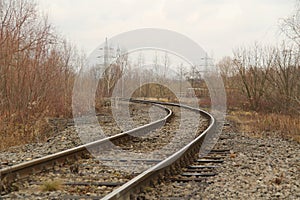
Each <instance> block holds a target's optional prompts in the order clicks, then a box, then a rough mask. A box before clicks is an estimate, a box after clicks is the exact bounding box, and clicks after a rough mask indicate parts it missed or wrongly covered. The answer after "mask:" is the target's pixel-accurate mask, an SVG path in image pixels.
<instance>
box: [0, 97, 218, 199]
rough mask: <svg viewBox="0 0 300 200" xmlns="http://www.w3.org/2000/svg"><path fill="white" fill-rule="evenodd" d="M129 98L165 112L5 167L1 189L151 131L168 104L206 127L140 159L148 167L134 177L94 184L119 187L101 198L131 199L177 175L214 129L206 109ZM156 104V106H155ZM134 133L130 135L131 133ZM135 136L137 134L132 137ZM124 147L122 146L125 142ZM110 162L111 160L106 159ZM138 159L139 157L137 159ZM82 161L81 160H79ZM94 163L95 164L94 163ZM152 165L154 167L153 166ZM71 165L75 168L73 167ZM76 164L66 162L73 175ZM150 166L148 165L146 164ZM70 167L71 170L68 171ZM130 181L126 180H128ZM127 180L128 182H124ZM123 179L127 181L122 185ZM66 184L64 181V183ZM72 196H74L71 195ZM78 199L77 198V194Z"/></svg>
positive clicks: (168, 117)
mask: <svg viewBox="0 0 300 200" xmlns="http://www.w3.org/2000/svg"><path fill="white" fill-rule="evenodd" d="M130 101H132V102H136V103H151V104H155V105H157V106H159V107H160V108H162V109H165V110H166V112H167V115H166V116H165V117H164V118H162V119H159V120H157V121H154V122H151V123H149V124H146V125H144V126H141V127H138V128H135V129H132V130H129V131H126V132H123V133H120V134H117V135H114V136H112V137H108V138H105V139H102V140H98V141H95V142H91V143H88V144H86V145H82V146H79V147H75V148H72V149H69V150H65V151H62V152H59V153H56V154H53V155H49V156H45V157H43V158H39V159H36V160H32V161H29V162H26V163H21V164H18V165H15V166H12V167H8V168H5V169H1V170H0V175H1V184H2V186H3V188H2V189H7V188H9V185H10V184H11V183H13V182H15V181H17V180H19V179H22V178H27V177H29V176H30V175H32V174H37V173H39V172H42V171H45V170H47V169H53V168H55V166H61V165H62V164H63V163H74V161H75V160H77V159H78V158H86V157H90V156H87V154H88V153H89V152H88V150H87V149H97V147H99V146H105V145H107V144H109V143H114V144H118V145H121V146H122V145H123V144H126V142H128V141H131V140H132V139H134V138H138V137H140V136H142V135H144V134H146V133H149V132H151V131H154V130H156V129H158V128H160V127H162V126H163V125H164V124H165V123H167V122H168V121H170V120H171V117H172V114H173V113H172V110H171V109H169V108H167V107H164V106H172V107H174V106H175V107H181V108H184V109H187V110H189V111H191V112H194V113H198V114H201V115H202V116H204V117H205V118H207V119H208V120H209V125H208V127H207V128H206V129H205V130H204V131H203V132H202V133H201V134H199V135H198V136H197V137H196V138H195V139H194V140H192V141H190V142H189V143H188V144H186V145H185V146H183V147H182V148H180V150H178V151H176V152H175V153H172V154H170V155H169V156H168V157H167V158H166V159H164V160H155V159H152V160H151V159H150V160H149V159H148V160H147V159H145V160H144V161H143V162H145V161H146V162H150V163H151V165H149V167H148V169H147V170H145V171H143V172H142V173H139V174H138V175H137V176H136V175H134V178H132V177H133V176H131V175H130V176H128V175H126V176H125V177H127V178H124V179H123V178H122V177H121V178H120V179H121V180H123V181H121V182H120V181H119V182H114V183H113V182H109V183H97V184H96V185H98V186H101V185H106V186H107V185H109V184H111V185H114V186H119V185H121V186H120V187H119V188H117V189H115V190H114V191H112V192H111V193H109V194H108V195H107V196H105V197H103V199H130V198H133V197H134V195H135V194H137V193H138V192H139V191H140V190H141V189H142V188H143V187H145V186H147V185H149V184H150V185H153V184H155V183H156V182H157V181H159V180H162V179H164V178H166V177H170V176H172V175H175V174H177V173H178V172H179V171H180V170H181V169H182V168H184V167H187V166H188V165H190V164H191V163H192V162H193V160H194V159H195V157H196V156H198V154H197V153H198V152H199V150H200V147H201V144H202V142H203V140H204V137H205V135H206V134H208V133H209V132H210V131H214V127H215V119H214V118H213V117H212V116H211V115H210V114H209V113H207V112H205V111H202V110H200V109H196V108H192V107H189V106H186V105H179V104H175V103H162V102H155V101H142V100H134V99H131V100H130ZM158 104H160V105H158ZM132 135H134V137H133V136H132ZM136 136H138V137H136ZM125 146H126V145H125ZM107 161H111V160H107ZM138 161H139V162H140V161H141V160H138ZM122 162H123V161H122ZM83 163H84V161H83ZM96 164H97V163H96ZM153 165H154V166H153ZM74 166H75V167H74ZM76 166H77V164H76V163H75V165H74V164H72V165H70V166H69V167H70V169H72V170H73V171H75V174H76ZM150 166H151V167H150ZM72 170H71V171H72ZM128 178H129V179H131V180H129V179H128ZM127 180H129V181H127ZM124 181H127V182H126V183H125V184H123V183H124ZM66 184H67V183H66ZM78 184H86V183H78ZM74 198H75V197H74ZM78 198H79V197H78Z"/></svg>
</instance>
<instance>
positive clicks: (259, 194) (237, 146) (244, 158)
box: [140, 127, 300, 200]
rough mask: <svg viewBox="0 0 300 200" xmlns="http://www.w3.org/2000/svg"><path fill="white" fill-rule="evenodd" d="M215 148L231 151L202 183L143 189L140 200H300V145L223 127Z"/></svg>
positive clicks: (165, 183) (171, 184) (183, 183)
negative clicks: (222, 138) (213, 174)
mask: <svg viewBox="0 0 300 200" xmlns="http://www.w3.org/2000/svg"><path fill="white" fill-rule="evenodd" d="M221 137H225V138H227V139H226V140H222V141H219V142H218V143H217V145H216V146H217V147H219V148H221V149H222V148H223V149H231V153H230V155H228V156H227V157H226V158H225V162H224V163H223V164H220V168H218V169H217V172H218V175H217V176H215V177H210V178H208V179H207V181H205V182H164V183H161V184H160V185H159V186H157V187H156V188H151V187H149V188H146V189H145V190H146V192H145V193H143V194H141V195H140V197H142V198H143V199H195V200H198V199H291V200H296V199H300V173H299V172H300V157H299V155H300V148H299V147H300V144H299V143H296V142H294V141H288V140H284V139H282V138H278V137H261V138H257V137H253V136H252V134H249V133H241V132H238V131H236V130H233V128H232V127H225V130H224V131H223V133H222V136H221Z"/></svg>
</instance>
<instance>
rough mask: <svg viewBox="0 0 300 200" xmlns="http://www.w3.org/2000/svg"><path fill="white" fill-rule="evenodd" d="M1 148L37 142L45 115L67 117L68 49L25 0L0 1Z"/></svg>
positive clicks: (70, 78) (71, 72)
mask: <svg viewBox="0 0 300 200" xmlns="http://www.w3.org/2000/svg"><path fill="white" fill-rule="evenodd" d="M0 11H1V12H0V20H1V24H0V77H1V78H0V140H1V141H2V142H1V146H0V149H3V148H4V147H6V146H11V145H15V144H20V143H24V142H28V141H32V140H35V139H42V138H43V136H41V135H40V133H41V132H44V129H45V128H46V127H47V124H46V121H45V116H67V115H70V111H71V110H70V103H71V95H70V94H71V91H72V84H73V83H72V82H73V78H74V68H73V66H72V59H73V58H74V51H73V50H72V47H71V46H70V45H69V44H68V43H67V42H66V41H65V40H64V39H62V38H61V37H60V36H58V35H57V34H56V33H55V32H54V30H53V28H52V26H51V24H49V22H48V21H47V18H46V17H42V16H40V15H39V14H38V11H37V9H36V4H35V3H33V2H32V1H29V0H22V1H21V0H1V1H0Z"/></svg>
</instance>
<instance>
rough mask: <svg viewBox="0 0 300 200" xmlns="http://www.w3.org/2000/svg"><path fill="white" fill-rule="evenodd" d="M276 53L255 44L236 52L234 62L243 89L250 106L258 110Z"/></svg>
mask: <svg viewBox="0 0 300 200" xmlns="http://www.w3.org/2000/svg"><path fill="white" fill-rule="evenodd" d="M273 55H274V54H272V53H271V51H270V48H267V47H265V48H263V47H260V46H258V45H257V44H255V45H254V46H253V47H251V48H248V49H247V48H240V49H238V50H236V51H235V52H234V59H233V63H234V66H235V68H236V70H237V72H238V74H239V77H240V80H241V83H242V84H241V90H242V92H243V93H244V94H245V95H246V97H247V100H248V103H249V104H250V108H251V109H254V110H258V109H259V108H260V106H261V101H262V97H263V96H264V94H265V91H266V87H267V76H268V73H269V72H270V68H271V66H272V61H273V59H274V57H273Z"/></svg>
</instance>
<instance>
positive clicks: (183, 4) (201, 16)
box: [38, 0, 295, 60]
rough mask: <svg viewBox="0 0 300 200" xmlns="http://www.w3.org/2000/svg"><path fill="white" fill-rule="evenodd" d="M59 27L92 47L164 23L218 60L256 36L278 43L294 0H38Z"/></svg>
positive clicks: (89, 49)
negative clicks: (282, 23) (126, 32)
mask: <svg viewBox="0 0 300 200" xmlns="http://www.w3.org/2000/svg"><path fill="white" fill-rule="evenodd" d="M38 2H39V4H40V6H41V8H42V9H43V10H44V11H45V12H46V13H48V15H49V19H50V22H52V23H53V24H54V25H55V27H56V28H57V30H58V31H59V32H60V33H61V34H63V35H65V36H66V37H67V38H68V39H69V40H71V41H72V42H73V43H74V44H76V45H77V47H78V48H79V49H83V50H85V52H86V53H87V54H89V53H90V52H92V51H93V50H94V49H95V48H96V47H97V46H98V45H99V44H101V43H102V42H103V41H104V39H105V37H108V38H110V37H113V36H115V35H117V34H119V33H122V32H125V31H130V30H134V29H138V28H164V29H169V30H173V31H176V32H179V33H182V34H184V35H186V36H188V37H190V38H191V39H192V40H194V41H196V42H197V43H198V44H199V45H200V46H201V47H202V48H203V49H204V50H206V51H207V52H208V54H209V55H210V56H213V57H214V58H215V59H216V60H218V59H220V58H222V57H223V56H226V55H229V56H230V55H231V54H232V49H233V48H236V47H238V46H240V45H247V44H253V43H254V42H255V41H258V42H264V43H276V41H278V40H279V39H280V31H279V28H278V25H279V19H280V18H285V17H287V16H289V15H291V13H292V12H293V9H294V6H295V0H39V1H38Z"/></svg>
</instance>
